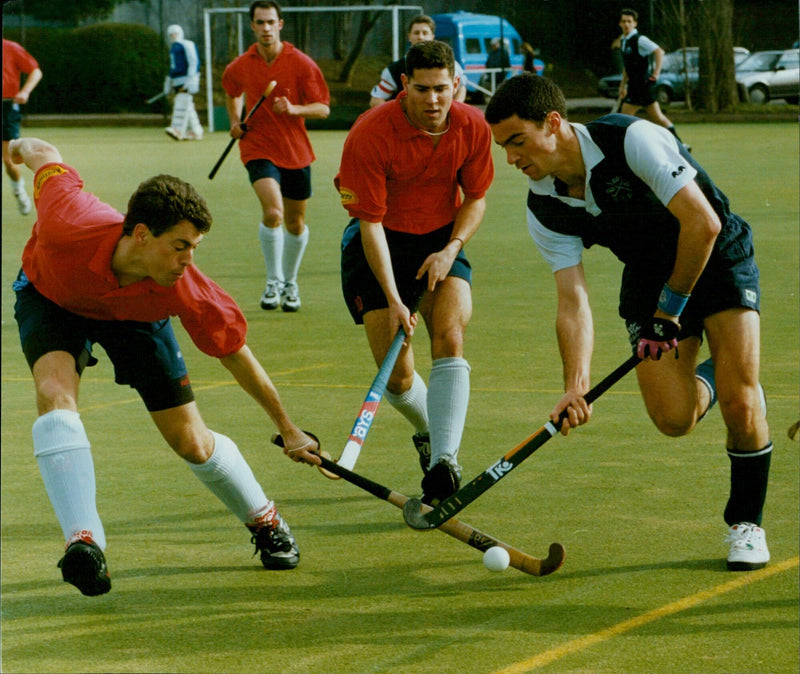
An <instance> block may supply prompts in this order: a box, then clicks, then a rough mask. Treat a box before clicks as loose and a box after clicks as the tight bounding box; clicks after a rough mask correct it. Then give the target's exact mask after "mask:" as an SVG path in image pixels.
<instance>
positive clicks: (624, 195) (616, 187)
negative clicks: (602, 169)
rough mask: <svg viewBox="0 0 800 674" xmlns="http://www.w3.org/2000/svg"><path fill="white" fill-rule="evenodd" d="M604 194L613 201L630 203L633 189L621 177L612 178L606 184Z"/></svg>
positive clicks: (627, 181) (628, 182)
mask: <svg viewBox="0 0 800 674" xmlns="http://www.w3.org/2000/svg"><path fill="white" fill-rule="evenodd" d="M606 194H608V195H609V196H610V197H611V198H612V199H613V200H614V201H630V200H631V199H632V198H633V188H632V187H631V183H630V181H629V180H626V179H625V178H623V177H622V176H614V177H613V178H612V179H611V180H610V181H608V183H607V184H606Z"/></svg>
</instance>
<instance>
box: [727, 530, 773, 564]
mask: <svg viewBox="0 0 800 674" xmlns="http://www.w3.org/2000/svg"><path fill="white" fill-rule="evenodd" d="M725 542H726V543H730V544H731V549H730V552H729V553H728V568H729V569H730V570H731V571H752V570H753V569H761V568H763V567H764V566H766V564H767V562H768V561H769V550H768V549H767V538H766V535H765V534H764V530H763V529H762V528H761V527H759V526H756V525H755V524H751V523H750V522H740V523H739V524H734V525H733V526H732V527H731V528H730V529H728V537H727V538H726V539H725Z"/></svg>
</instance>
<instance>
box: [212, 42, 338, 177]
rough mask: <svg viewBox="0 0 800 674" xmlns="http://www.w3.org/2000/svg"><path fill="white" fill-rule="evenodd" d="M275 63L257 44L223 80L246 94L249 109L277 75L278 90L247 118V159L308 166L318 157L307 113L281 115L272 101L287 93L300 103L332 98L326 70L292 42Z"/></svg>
mask: <svg viewBox="0 0 800 674" xmlns="http://www.w3.org/2000/svg"><path fill="white" fill-rule="evenodd" d="M282 44H283V49H282V50H281V53H280V54H279V55H278V58H276V59H275V60H274V61H273V62H272V63H271V64H270V63H267V62H266V60H264V58H263V57H262V56H261V55H260V54H259V53H258V51H257V49H256V45H255V44H253V45H251V46H250V48H249V49H248V50H247V51H246V52H245V53H244V54H242V55H241V56H239V57H237V58H236V59H235V60H234V61H232V62H231V63H229V64H228V66H227V67H226V68H225V72H224V73H223V74H222V86H223V88H224V89H225V91H226V92H227V94H228V95H229V96H231V97H233V98H238V97H239V96H241V95H242V93H244V94H245V107H246V108H247V110H248V111H249V109H250V108H251V107H252V106H253V105H255V103H256V101H257V100H258V99H259V98H261V96H262V94H263V93H264V91H265V90H266V88H267V85H268V84H269V83H270V82H271V81H272V80H275V82H277V85H276V86H275V88H274V89H273V90H272V93H271V94H270V95H269V96H268V97H267V99H266V100H265V101H264V102H263V103H262V104H261V106H260V107H259V108H258V110H256V112H255V114H254V115H253V116H252V117H251V118H250V120H249V121H248V122H247V129H248V131H247V133H246V134H245V135H244V137H243V138H241V139H240V140H239V154H240V155H241V158H242V162H243V163H245V164H246V163H247V162H249V161H252V160H253V159H269V161H271V162H272V163H273V164H275V166H279V167H280V168H286V169H299V168H305V167H306V166H308V165H309V164H311V162H313V161H314V159H315V157H314V151H313V150H312V149H311V141H310V140H309V138H308V132H307V131H306V120H305V119H304V118H303V117H293V116H290V115H278V114H275V113H274V112H273V111H272V104H273V103H274V102H275V98H276V97H278V96H285V97H286V98H288V99H289V102H290V103H292V104H294V105H308V104H310V103H324V104H325V105H329V104H330V93H329V91H328V85H327V84H326V83H325V78H324V77H323V76H322V71H321V70H320V69H319V66H318V65H317V64H316V63H314V61H313V60H312V59H311V58H310V57H309V56H306V55H305V54H304V53H303V52H301V51H300V50H299V49H297V48H296V47H295V46H294V45H292V44H290V43H289V42H283V43H282Z"/></svg>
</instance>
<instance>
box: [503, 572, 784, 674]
mask: <svg viewBox="0 0 800 674" xmlns="http://www.w3.org/2000/svg"><path fill="white" fill-rule="evenodd" d="M798 562H800V557H792V558H791V559H787V560H785V561H783V562H778V563H777V564H773V565H771V566H767V567H765V568H763V569H760V570H758V571H751V572H749V573H746V574H744V575H741V576H739V577H738V578H735V579H734V580H731V581H728V582H727V583H723V584H722V585H717V586H716V587H712V588H711V589H709V590H703V591H702V592H698V593H696V594H692V595H689V596H688V597H684V598H683V599H678V600H677V601H674V602H672V603H670V604H666V605H665V606H662V607H660V608H656V609H653V610H652V611H648V612H647V613H643V614H642V615H640V616H637V617H635V618H631V619H630V620H624V621H623V622H621V623H617V624H616V625H612V626H611V627H607V628H606V629H604V630H600V631H599V632H595V633H594V634H587V635H586V636H585V637H581V638H580V639H575V640H573V641H568V642H566V643H564V644H561V645H560V646H556V647H555V648H551V649H550V650H549V651H544V652H543V653H539V654H537V655H534V656H533V657H532V658H528V659H527V660H523V661H522V662H517V663H515V664H512V665H509V666H508V667H506V668H504V669H500V670H498V671H497V672H495V674H522V672H530V671H533V670H534V669H537V668H538V667H543V666H544V665H548V664H550V663H551V662H554V661H555V660H558V659H560V658H563V657H565V656H567V655H571V654H573V653H577V652H578V651H582V650H585V649H587V648H590V647H591V646H594V645H596V644H599V643H600V642H602V641H606V640H608V639H611V638H612V637H616V636H619V635H620V634H624V633H625V632H630V631H631V630H635V629H637V628H639V627H642V625H646V624H647V623H651V622H653V621H654V620H659V619H660V618H664V617H666V616H669V615H672V614H674V613H679V612H680V611H685V610H686V609H690V608H693V607H695V606H697V605H699V604H702V603H703V602H706V601H709V600H710V599H714V598H715V597H719V596H720V595H723V594H725V593H727V592H732V591H733V590H738V589H739V588H742V587H744V586H745V585H750V584H751V583H756V582H758V581H760V580H764V579H766V578H769V577H770V576H774V575H775V574H778V573H782V572H783V571H788V570H789V569H793V568H796V567H797V566H798Z"/></svg>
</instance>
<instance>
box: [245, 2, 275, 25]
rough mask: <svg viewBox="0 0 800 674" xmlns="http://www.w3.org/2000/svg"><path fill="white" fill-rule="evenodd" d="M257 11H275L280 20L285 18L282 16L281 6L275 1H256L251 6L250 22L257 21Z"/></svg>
mask: <svg viewBox="0 0 800 674" xmlns="http://www.w3.org/2000/svg"><path fill="white" fill-rule="evenodd" d="M257 9H274V10H275V11H276V12H277V14H278V18H279V19H282V18H283V16H282V15H281V6H280V5H279V4H278V3H277V2H275V1H274V0H256V1H255V2H254V3H253V4H251V5H250V21H252V20H253V19H255V17H256V10H257Z"/></svg>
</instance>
